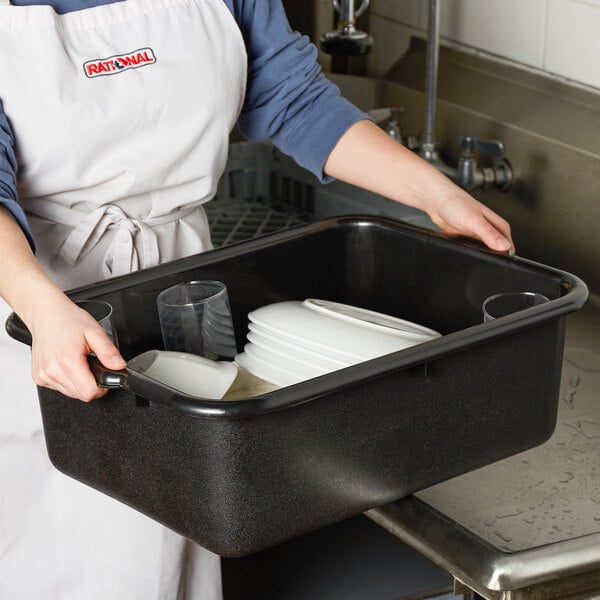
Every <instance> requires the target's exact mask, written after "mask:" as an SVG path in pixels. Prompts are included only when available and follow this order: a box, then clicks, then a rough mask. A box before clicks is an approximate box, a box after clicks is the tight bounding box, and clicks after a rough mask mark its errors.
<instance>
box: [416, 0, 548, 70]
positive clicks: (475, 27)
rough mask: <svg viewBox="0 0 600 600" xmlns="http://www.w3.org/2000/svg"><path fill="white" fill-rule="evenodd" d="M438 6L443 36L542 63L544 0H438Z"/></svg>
mask: <svg viewBox="0 0 600 600" xmlns="http://www.w3.org/2000/svg"><path fill="white" fill-rule="evenodd" d="M440 7H441V9H440V10H441V23H440V35H441V36H442V37H445V38H448V39H450V40H452V41H454V42H459V43H462V44H465V45H467V46H472V47H474V48H478V49H480V50H486V51H487V52H490V53H492V54H496V55H498V56H502V57H503V58H507V59H509V60H513V61H516V62H521V63H525V64H526V65H530V66H532V67H540V68H541V67H542V65H543V55H544V25H545V21H546V1H545V0H440ZM424 24H425V25H426V22H424Z"/></svg>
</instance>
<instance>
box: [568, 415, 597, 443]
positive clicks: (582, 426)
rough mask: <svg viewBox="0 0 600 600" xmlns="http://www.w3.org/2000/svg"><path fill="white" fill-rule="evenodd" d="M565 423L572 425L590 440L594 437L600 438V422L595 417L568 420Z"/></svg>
mask: <svg viewBox="0 0 600 600" xmlns="http://www.w3.org/2000/svg"><path fill="white" fill-rule="evenodd" d="M565 425H567V426H568V427H572V428H573V429H574V430H575V431H576V432H577V433H580V434H581V435H583V436H585V437H586V438H588V439H590V440H591V439H593V438H600V423H598V421H594V420H593V419H576V420H573V421H566V422H565Z"/></svg>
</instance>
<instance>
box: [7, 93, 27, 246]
mask: <svg viewBox="0 0 600 600" xmlns="http://www.w3.org/2000/svg"><path fill="white" fill-rule="evenodd" d="M14 143H15V141H14V138H13V134H12V131H11V129H10V126H9V124H8V120H7V119H6V115H5V114H4V108H3V106H2V102H1V101H0V204H1V205H2V206H4V207H6V208H7V209H8V210H9V211H10V212H11V213H12V215H13V216H14V217H15V219H16V220H17V223H19V225H20V226H21V229H22V230H23V232H24V233H25V235H26V237H27V240H28V241H29V244H30V245H31V247H32V249H34V250H35V244H34V242H33V237H32V236H31V230H30V229H29V225H28V224H27V219H26V218H25V213H24V212H23V209H22V208H21V207H20V206H19V204H18V202H17V160H16V158H15V152H14Z"/></svg>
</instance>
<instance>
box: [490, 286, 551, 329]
mask: <svg viewBox="0 0 600 600" xmlns="http://www.w3.org/2000/svg"><path fill="white" fill-rule="evenodd" d="M548 301H549V300H548V298H546V296H543V295H542V294H538V293H537V292H504V293H501V294H494V295H493V296H490V297H489V298H486V299H485V300H484V302H483V321H484V322H485V323H487V322H489V321H493V320H494V319H498V318H500V317H505V316H506V315H511V314H512V313H516V312H518V311H520V310H525V309H526V308H532V307H533V306H539V305H540V304H545V303H546V302H548Z"/></svg>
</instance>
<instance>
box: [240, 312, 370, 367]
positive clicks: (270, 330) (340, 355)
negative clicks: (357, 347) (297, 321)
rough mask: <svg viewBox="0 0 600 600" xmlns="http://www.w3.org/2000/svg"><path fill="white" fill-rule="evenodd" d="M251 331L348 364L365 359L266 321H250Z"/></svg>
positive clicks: (249, 327)
mask: <svg viewBox="0 0 600 600" xmlns="http://www.w3.org/2000/svg"><path fill="white" fill-rule="evenodd" d="M248 329H249V330H250V331H254V332H258V333H260V334H261V335H268V336H270V337H272V338H274V339H277V340H279V341H281V342H284V343H286V344H288V345H290V346H293V347H294V348H298V349H299V350H301V351H306V352H313V353H315V354H317V355H318V356H326V357H328V358H330V359H332V360H336V361H339V362H342V363H346V364H355V363H356V362H360V361H363V360H365V358H364V357H363V356H361V355H360V354H357V353H352V352H348V350H347V349H342V348H339V349H336V348H333V347H331V346H326V345H324V344H319V343H315V342H312V341H311V340H310V339H305V338H303V337H301V336H299V335H290V334H289V333H286V332H285V331H282V330H280V329H277V327H271V326H270V325H268V324H266V323H256V322H254V321H250V323H249V324H248Z"/></svg>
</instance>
